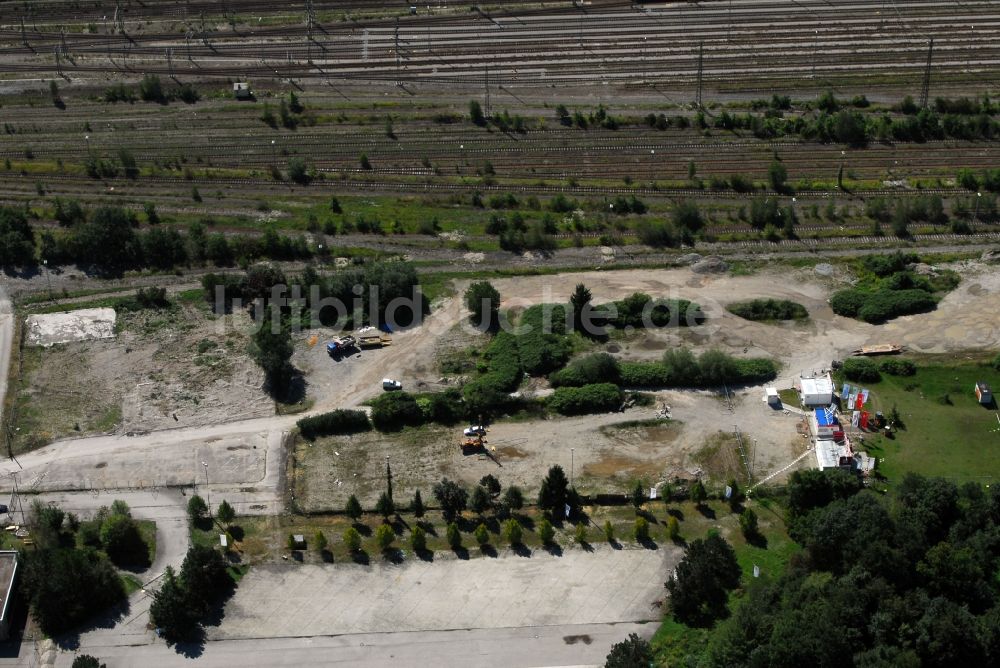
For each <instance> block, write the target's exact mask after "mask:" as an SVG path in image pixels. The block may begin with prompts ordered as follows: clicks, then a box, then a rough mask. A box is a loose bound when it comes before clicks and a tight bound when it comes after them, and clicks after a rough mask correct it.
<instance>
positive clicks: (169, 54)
mask: <svg viewBox="0 0 1000 668" xmlns="http://www.w3.org/2000/svg"><path fill="white" fill-rule="evenodd" d="M173 52H174V50H173V49H167V75H168V76H169V77H170V78H171V79H173V78H174V59H173V58H172V55H173Z"/></svg>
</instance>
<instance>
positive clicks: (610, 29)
mask: <svg viewBox="0 0 1000 668" xmlns="http://www.w3.org/2000/svg"><path fill="white" fill-rule="evenodd" d="M238 4H239V3H234V5H238ZM358 4H359V6H363V5H364V3H358ZM248 6H250V5H248ZM371 6H372V7H375V8H379V7H382V6H383V5H380V4H379V3H373V5H371ZM895 6H896V8H897V10H898V12H899V13H898V14H896V15H895V16H886V15H885V14H884V13H883V11H882V8H880V6H878V5H873V4H871V3H869V2H862V1H859V0H841V1H838V2H821V1H819V0H814V1H813V0H806V1H805V2H796V3H794V4H793V5H788V4H787V3H784V2H750V1H748V0H742V1H741V2H739V3H738V4H736V5H735V11H734V10H733V9H732V3H729V4H728V5H727V4H726V3H721V2H715V3H701V4H698V5H684V4H681V5H667V6H661V7H658V8H653V7H642V6H635V5H632V4H630V3H626V2H621V1H620V0H612V1H609V2H595V3H591V4H584V5H582V6H573V5H565V4H561V5H554V4H541V5H540V6H532V7H530V8H524V7H523V6H520V7H519V6H516V5H511V4H506V5H504V4H501V5H500V7H499V11H490V12H485V11H479V12H468V11H466V12H449V13H445V14H428V15H421V14H419V13H418V15H416V16H403V17H401V18H400V17H396V18H377V19H371V20H362V21H340V22H337V23H326V24H320V25H315V26H307V25H305V24H304V23H302V24H300V25H280V26H266V27H259V28H258V27H253V26H246V27H240V28H239V30H238V31H237V30H233V31H229V32H227V31H212V32H208V31H198V32H195V33H190V32H188V33H185V34H183V35H180V36H179V35H178V33H176V32H151V33H148V34H147V33H143V32H134V33H132V34H129V35H127V36H123V35H113V36H106V35H88V34H86V33H72V34H66V35H65V36H63V35H60V34H58V33H55V32H52V31H45V30H41V29H37V30H33V31H31V30H27V29H26V30H25V31H24V32H23V33H22V32H21V31H20V30H18V29H15V28H13V27H11V28H8V29H6V30H3V31H0V42H6V46H3V47H2V48H0V59H2V60H3V61H5V65H6V69H7V71H9V72H20V73H25V74H27V73H36V74H42V73H46V72H49V73H51V72H53V71H54V66H55V62H54V60H55V59H54V57H53V56H52V55H51V53H52V50H53V49H56V48H59V49H65V52H66V57H65V58H63V60H62V63H61V69H62V70H63V71H64V72H66V73H69V74H70V75H72V74H73V73H77V74H100V73H105V72H121V73H123V74H126V75H127V74H128V73H129V72H133V73H135V74H139V73H143V72H150V73H157V74H160V75H163V76H167V75H171V74H173V75H175V76H183V77H195V78H213V77H214V78H223V77H249V78H273V77H278V78H295V79H299V80H306V81H314V82H315V81H326V80H330V81H337V80H339V81H373V82H383V83H395V82H400V83H404V84H406V83H420V84H422V85H423V84H426V85H468V86H472V85H478V84H480V82H481V80H482V77H483V72H484V69H485V67H486V66H487V65H489V66H490V68H491V76H492V77H494V78H495V80H496V81H497V84H498V85H499V84H500V83H501V82H503V83H504V84H505V85H510V86H535V87H537V86H548V85H551V84H553V83H562V84H565V83H574V82H594V81H607V82H613V83H615V84H628V83H633V84H634V83H646V84H647V85H650V84H652V83H655V82H667V81H669V82H670V85H673V86H675V87H676V86H685V87H690V86H691V85H692V84H693V83H694V82H695V80H696V78H697V72H696V69H697V68H696V62H697V52H698V49H699V45H700V44H702V43H704V45H705V48H704V58H703V64H704V67H703V77H704V79H705V81H706V83H707V84H708V85H710V86H715V87H732V86H743V87H746V88H752V87H754V84H757V87H760V85H761V84H762V83H763V82H766V85H779V86H780V85H786V86H788V85H791V84H792V83H793V82H801V81H803V80H809V79H815V78H816V77H819V78H823V77H826V78H828V79H829V78H832V79H834V80H836V79H837V78H838V77H852V76H853V77H860V78H869V79H873V78H879V77H885V76H895V77H903V78H904V79H905V78H910V79H912V78H916V77H919V76H920V75H921V74H922V71H923V66H924V61H925V57H926V39H927V38H929V37H931V36H933V37H934V38H935V50H936V52H937V54H938V60H937V62H936V68H937V71H938V73H939V75H940V76H942V77H948V78H954V79H955V80H956V81H962V82H965V81H968V82H976V83H978V84H979V85H980V86H988V85H991V84H995V83H996V81H997V79H996V77H997V75H996V72H997V71H998V69H1000V48H998V47H997V46H996V44H997V39H996V38H997V37H1000V13H998V12H997V10H996V6H995V4H994V3H990V2H975V3H963V4H961V5H960V6H959V9H958V11H956V5H955V4H954V3H942V2H906V3H898V4H897V5H895ZM155 7H160V9H165V8H164V7H163V6H162V5H156V6H155ZM155 7H154V9H155ZM505 8H506V9H505ZM53 9H54V8H53ZM126 11H128V10H126ZM151 11H152V9H151ZM234 11H238V9H234ZM58 20H59V18H58V17H57V16H56V15H55V14H52V15H51V21H53V22H56V21H58ZM23 42H27V43H28V46H27V47H26V46H24V44H23ZM167 49H173V51H174V55H173V57H172V59H171V60H170V62H169V63H168V62H167V58H166V55H165V54H166V51H167ZM70 55H71V56H72V58H73V60H72V61H71V60H69V56H70ZM129 60H131V64H130V63H129ZM116 61H117V62H116Z"/></svg>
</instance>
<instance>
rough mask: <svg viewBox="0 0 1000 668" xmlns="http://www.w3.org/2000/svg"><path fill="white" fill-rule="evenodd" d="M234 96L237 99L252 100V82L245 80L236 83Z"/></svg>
mask: <svg viewBox="0 0 1000 668" xmlns="http://www.w3.org/2000/svg"><path fill="white" fill-rule="evenodd" d="M233 97H234V98H236V99H237V100H252V99H253V91H251V90H250V84H248V83H247V82H245V81H240V82H237V83H234V84H233Z"/></svg>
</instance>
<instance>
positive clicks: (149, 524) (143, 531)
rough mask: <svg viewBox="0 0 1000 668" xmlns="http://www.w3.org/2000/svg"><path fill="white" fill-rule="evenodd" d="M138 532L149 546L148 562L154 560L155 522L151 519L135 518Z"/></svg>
mask: <svg viewBox="0 0 1000 668" xmlns="http://www.w3.org/2000/svg"><path fill="white" fill-rule="evenodd" d="M135 523H136V524H137V525H139V534H140V535H141V536H142V539H143V540H144V541H145V542H146V546H147V547H149V563H153V562H154V561H156V522H154V521H153V520H136V521H135Z"/></svg>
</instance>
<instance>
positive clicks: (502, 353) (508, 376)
mask: <svg viewBox="0 0 1000 668" xmlns="http://www.w3.org/2000/svg"><path fill="white" fill-rule="evenodd" d="M483 358H484V359H485V360H486V363H487V367H486V368H487V371H486V375H485V376H483V378H489V381H490V382H491V383H493V384H494V385H495V386H496V387H497V389H500V390H502V391H504V392H513V391H514V390H516V389H517V386H518V385H520V384H521V378H522V376H523V374H524V371H523V369H522V368H521V354H520V347H519V345H518V341H517V337H515V336H514V335H513V334H510V333H508V332H497V334H496V336H494V337H493V340H492V341H491V342H490V345H489V346H487V348H486V352H485V353H484V354H483Z"/></svg>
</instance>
